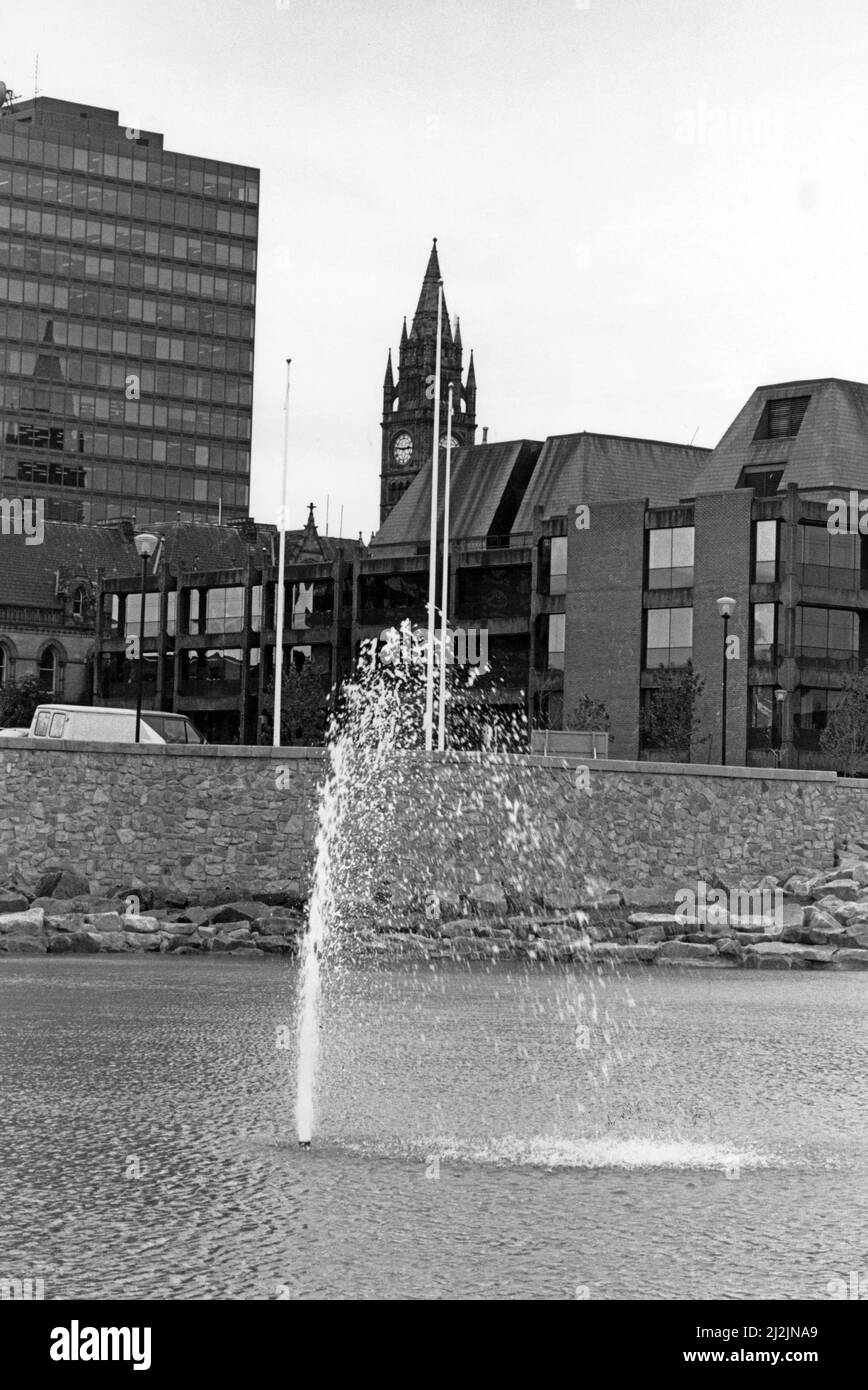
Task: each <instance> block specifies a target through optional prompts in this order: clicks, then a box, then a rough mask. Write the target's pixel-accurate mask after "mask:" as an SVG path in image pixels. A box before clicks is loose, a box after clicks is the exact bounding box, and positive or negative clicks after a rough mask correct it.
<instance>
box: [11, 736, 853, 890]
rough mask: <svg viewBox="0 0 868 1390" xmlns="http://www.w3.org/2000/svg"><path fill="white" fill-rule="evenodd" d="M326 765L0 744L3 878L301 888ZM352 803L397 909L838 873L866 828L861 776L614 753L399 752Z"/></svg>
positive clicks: (172, 751)
mask: <svg viewBox="0 0 868 1390" xmlns="http://www.w3.org/2000/svg"><path fill="white" fill-rule="evenodd" d="M323 773H324V762H323V757H322V754H321V753H319V752H318V751H317V750H313V749H292V748H284V749H276V750H275V749H271V748H223V747H206V748H189V749H188V748H178V747H172V746H161V747H158V748H153V747H143V748H136V747H129V746H125V747H122V748H121V747H119V746H118V745H117V744H74V743H69V744H65V745H64V746H62V747H57V746H56V745H55V746H51V745H49V746H46V745H45V744H44V743H39V744H32V743H31V744H26V743H24V741H23V740H19V739H9V740H2V741H0V882H11V881H14V880H15V879H16V877H17V878H18V879H34V878H35V877H37V876H38V875H39V874H40V873H41V872H42V871H43V870H45V869H46V868H47V867H49V866H51V865H54V864H60V863H63V864H69V865H72V866H73V867H74V868H75V869H77V870H78V871H79V872H80V873H81V874H83V875H84V877H85V878H86V879H87V880H88V881H89V883H90V884H91V886H92V890H93V891H94V892H97V893H105V894H109V895H110V894H113V893H115V892H116V891H118V890H119V889H120V890H125V889H134V888H136V887H137V886H139V885H142V886H147V887H151V888H156V889H162V890H172V891H174V892H176V893H177V894H178V895H180V898H181V900H183V901H188V902H189V901H195V900H197V899H199V900H205V899H206V898H207V900H209V901H213V900H214V898H215V896H216V895H218V894H227V893H228V894H231V895H234V896H235V897H250V896H254V897H255V896H256V895H262V894H280V893H283V892H290V893H291V892H297V891H298V889H299V887H302V888H303V887H304V885H305V882H306V878H307V874H308V871H309V867H310V863H311V858H312V852H313V841H314V832H315V800H316V788H317V783H318V781H319V780H321V778H322V776H323ZM358 809H359V815H360V823H361V824H363V825H366V827H367V828H366V831H365V834H366V835H367V839H366V854H365V856H364V859H365V862H366V864H367V865H368V869H367V880H368V883H369V885H370V887H371V888H372V890H376V891H377V892H380V891H381V890H382V889H383V888H384V886H388V887H389V889H390V896H391V897H392V899H393V901H394V904H395V906H396V908H400V906H401V902H402V900H404V899H406V897H407V895H408V894H410V893H415V892H418V890H419V889H420V888H422V889H424V888H426V887H429V888H437V889H438V890H442V889H446V890H450V889H451V890H456V891H464V890H466V889H468V887H478V886H479V885H480V884H483V885H484V884H486V883H491V884H493V885H495V891H501V890H502V888H503V886H504V885H509V886H512V887H515V886H518V887H520V888H521V889H522V890H525V891H528V892H535V893H538V894H541V893H543V892H544V893H546V894H547V895H548V897H549V898H550V899H551V898H552V896H553V895H556V893H557V891H558V888H559V887H563V889H564V891H565V892H566V893H567V897H569V892H570V890H573V889H575V888H576V885H577V884H578V883H579V881H580V880H582V881H583V880H585V879H587V878H588V877H591V878H595V879H598V880H601V881H604V882H606V883H609V884H615V885H617V886H618V887H619V888H629V887H634V886H641V885H647V884H649V883H666V884H669V885H672V884H678V883H684V882H689V881H691V880H693V879H701V878H705V879H710V878H711V876H712V875H713V874H714V873H723V874H726V875H729V876H734V877H736V878H740V879H750V878H756V877H758V876H759V875H762V874H765V873H782V872H783V871H784V869H787V870H789V871H792V870H793V869H794V868H798V867H804V868H806V869H809V868H810V869H829V868H831V867H832V866H833V864H834V862H835V854H836V849H840V848H841V847H843V846H845V845H846V843H847V842H848V841H849V840H851V839H854V838H859V837H860V836H861V835H864V834H865V833H868V781H858V782H856V781H852V782H851V781H847V782H844V781H843V780H841V779H838V778H836V777H834V776H833V775H831V774H828V773H822V772H819V773H789V772H771V771H768V770H757V771H754V770H750V769H741V768H739V769H721V768H711V767H708V768H705V767H687V768H678V769H676V768H673V767H671V766H667V765H663V764H659V765H655V764H649V763H618V762H609V761H605V762H604V761H599V762H595V763H594V762H592V763H591V764H590V768H589V770H588V772H587V774H586V775H585V774H583V773H582V771H581V768H580V766H579V764H578V760H577V759H575V758H572V759H570V758H566V759H565V758H544V757H539V756H526V757H520V756H509V755H499V754H494V755H490V754H447V755H431V756H426V755H424V754H399V755H395V756H394V757H393V758H392V759H391V761H390V762H389V763H388V765H387V771H386V772H385V774H384V780H381V781H380V783H379V784H378V785H377V786H376V787H365V788H360V789H359V795H358ZM384 811H385V815H384V814H382V813H383V812H384ZM372 827H373V829H372ZM352 833H355V832H352ZM374 880H376V882H374ZM586 898H587V894H585V900H586ZM378 900H381V899H379V898H378Z"/></svg>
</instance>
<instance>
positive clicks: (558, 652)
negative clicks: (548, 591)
mask: <svg viewBox="0 0 868 1390" xmlns="http://www.w3.org/2000/svg"><path fill="white" fill-rule="evenodd" d="M566 624H567V620H566V615H565V614H563V613H550V614H549V643H548V668H549V670H550V671H562V670H563V669H564V643H565V638H566Z"/></svg>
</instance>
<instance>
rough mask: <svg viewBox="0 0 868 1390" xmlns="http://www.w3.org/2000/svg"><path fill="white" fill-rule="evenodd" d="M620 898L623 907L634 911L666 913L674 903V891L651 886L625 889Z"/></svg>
mask: <svg viewBox="0 0 868 1390" xmlns="http://www.w3.org/2000/svg"><path fill="white" fill-rule="evenodd" d="M621 896H622V898H623V899H624V906H625V907H628V908H632V909H633V910H634V911H636V910H639V911H641V912H663V913H668V912H671V911H672V905H673V903H674V902H675V889H674V888H666V887H664V886H663V885H662V884H656V885H655V884H652V885H651V886H650V887H648V888H625V889H623V891H622V893H621Z"/></svg>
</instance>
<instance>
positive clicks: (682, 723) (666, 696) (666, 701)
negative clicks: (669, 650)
mask: <svg viewBox="0 0 868 1390" xmlns="http://www.w3.org/2000/svg"><path fill="white" fill-rule="evenodd" d="M704 687H705V681H704V679H703V677H702V676H700V675H697V673H696V671H694V669H693V662H692V661H688V662H687V665H686V666H679V667H676V668H675V669H667V668H666V667H663V666H661V667H660V674H659V677H658V685H657V689H656V690H652V691H651V694H650V697H649V700H648V707H647V709H645V710H643V712H642V718H641V721H640V727H641V732H642V741H643V743H644V744H645V745H646V747H650V748H661V749H665V750H666V751H667V752H669V753H677V754H679V755H680V761H683V762H688V763H689V762H690V749H691V745H692V743H693V742H694V739H695V737H696V733H697V731H698V729H699V722H700V721H699V713H698V708H697V706H698V702H699V697H700V695H701V694H702V691H703V689H704Z"/></svg>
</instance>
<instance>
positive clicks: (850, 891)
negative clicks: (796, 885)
mask: <svg viewBox="0 0 868 1390" xmlns="http://www.w3.org/2000/svg"><path fill="white" fill-rule="evenodd" d="M858 896H859V885H858V884H857V883H854V882H853V880H852V878H833V879H828V880H826V881H825V882H824V883H822V884H818V885H817V886H816V887H815V888H813V889H812V890H811V897H812V898H813V899H814V901H815V902H816V901H817V899H818V898H828V897H835V898H840V899H841V901H842V902H853V901H854V899H855V898H858Z"/></svg>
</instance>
